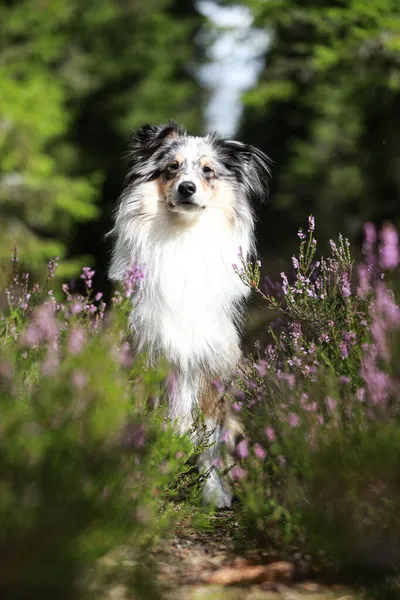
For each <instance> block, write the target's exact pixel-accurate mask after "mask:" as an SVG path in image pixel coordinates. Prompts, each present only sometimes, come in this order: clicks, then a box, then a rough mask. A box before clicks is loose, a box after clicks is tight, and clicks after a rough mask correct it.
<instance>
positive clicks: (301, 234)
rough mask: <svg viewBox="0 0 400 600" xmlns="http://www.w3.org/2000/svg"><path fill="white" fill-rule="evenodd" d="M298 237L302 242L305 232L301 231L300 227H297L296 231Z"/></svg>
mask: <svg viewBox="0 0 400 600" xmlns="http://www.w3.org/2000/svg"><path fill="white" fill-rule="evenodd" d="M297 235H298V237H299V238H300V240H301V241H302V242H303V241H304V240H305V239H306V236H305V234H304V233H303V230H302V229H299V231H298V232H297Z"/></svg>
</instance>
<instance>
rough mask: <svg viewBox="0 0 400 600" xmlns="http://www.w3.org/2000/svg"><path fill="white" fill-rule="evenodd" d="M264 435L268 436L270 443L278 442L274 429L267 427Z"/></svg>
mask: <svg viewBox="0 0 400 600" xmlns="http://www.w3.org/2000/svg"><path fill="white" fill-rule="evenodd" d="M264 433H265V435H266V437H267V438H268V439H269V441H270V442H275V440H276V433H275V430H274V428H273V427H266V428H265V430H264Z"/></svg>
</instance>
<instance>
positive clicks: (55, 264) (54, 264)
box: [47, 256, 59, 279]
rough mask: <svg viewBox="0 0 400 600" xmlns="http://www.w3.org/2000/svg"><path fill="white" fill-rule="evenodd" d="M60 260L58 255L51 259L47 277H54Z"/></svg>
mask: <svg viewBox="0 0 400 600" xmlns="http://www.w3.org/2000/svg"><path fill="white" fill-rule="evenodd" d="M58 260H59V257H58V256H56V257H55V258H53V259H51V260H49V262H48V263H47V279H52V278H53V277H54V274H55V272H56V269H57V267H58V262H57V261H58Z"/></svg>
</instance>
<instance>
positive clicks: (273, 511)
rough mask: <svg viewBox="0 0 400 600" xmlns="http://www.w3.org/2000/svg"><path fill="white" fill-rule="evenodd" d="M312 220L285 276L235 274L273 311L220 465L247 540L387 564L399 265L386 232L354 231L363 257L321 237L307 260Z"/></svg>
mask: <svg viewBox="0 0 400 600" xmlns="http://www.w3.org/2000/svg"><path fill="white" fill-rule="evenodd" d="M314 227H315V224H314V219H313V218H312V217H310V219H309V228H308V233H307V234H305V233H304V232H303V231H302V230H300V231H299V234H298V235H299V238H300V249H299V253H298V255H297V256H294V257H293V274H292V276H291V277H289V276H287V275H286V274H285V273H282V274H281V279H282V282H281V285H279V286H275V287H274V290H273V291H271V285H270V284H268V286H267V289H262V288H261V286H260V265H259V264H255V265H247V264H243V262H242V266H241V267H236V270H237V272H238V274H239V276H240V277H241V278H242V279H243V281H244V282H245V283H246V284H247V285H249V286H251V287H252V288H253V289H255V290H256V291H257V293H258V294H260V295H261V296H262V297H263V298H264V300H265V302H266V305H267V308H269V309H273V310H274V311H277V312H278V313H279V317H280V320H279V324H278V326H277V327H275V328H272V329H271V332H270V333H271V343H269V344H268V345H267V346H266V347H265V348H263V349H261V348H260V346H257V347H256V351H255V353H253V354H252V355H250V356H249V357H248V359H247V361H246V364H245V365H244V366H243V369H242V376H241V377H240V379H239V380H238V381H237V382H236V389H235V392H236V398H235V401H234V404H233V407H234V408H235V409H236V410H237V411H239V412H240V413H241V415H242V419H243V421H244V424H245V430H246V437H244V438H243V439H242V440H241V441H240V442H239V444H238V446H237V448H236V454H237V459H238V464H237V465H236V466H235V468H234V469H232V476H233V478H234V479H235V480H236V484H235V485H236V489H237V493H238V496H239V497H240V499H241V500H242V513H243V521H244V523H245V524H246V526H247V528H248V530H249V531H250V532H251V534H252V535H253V536H255V537H257V538H258V539H262V540H266V539H270V538H271V537H273V538H274V542H275V543H276V542H277V541H280V542H281V543H282V544H287V543H288V542H289V541H291V542H296V543H299V542H300V543H302V544H303V545H305V546H306V547H307V548H308V550H310V549H311V550H314V551H321V550H322V551H323V552H324V553H325V554H327V555H329V556H331V557H334V558H335V559H336V560H337V561H338V562H339V563H340V564H342V565H348V564H354V563H358V564H360V565H374V566H380V567H381V566H384V567H394V566H396V565H397V563H398V561H399V559H400V554H399V547H400V546H399V542H400V501H399V497H400V496H399V491H400V475H399V470H398V464H399V460H400V426H399V416H400V415H399V412H400V402H399V396H400V370H399V366H398V365H399V355H400V352H399V349H400V331H399V330H400V307H399V305H398V303H397V301H396V289H395V288H396V285H397V283H396V277H397V275H398V266H399V263H400V256H399V245H398V237H397V233H396V230H395V229H394V227H393V226H392V225H389V224H387V225H384V226H383V228H382V229H381V231H380V233H379V236H378V233H377V232H376V230H375V228H374V226H373V225H372V224H366V226H365V241H364V245H363V261H362V263H361V264H360V265H359V266H358V267H357V269H355V268H354V263H353V260H352V257H351V253H350V248H349V244H348V242H347V241H346V240H345V239H344V238H342V237H339V240H338V241H337V242H336V243H335V242H333V241H331V244H330V245H331V251H330V255H329V256H328V257H327V258H323V257H321V258H319V259H318V260H316V249H317V242H316V240H315V238H314Z"/></svg>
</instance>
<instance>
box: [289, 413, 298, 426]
mask: <svg viewBox="0 0 400 600" xmlns="http://www.w3.org/2000/svg"><path fill="white" fill-rule="evenodd" d="M288 420H289V425H290V427H299V426H300V417H299V415H296V413H293V412H291V413H289V419H288Z"/></svg>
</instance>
